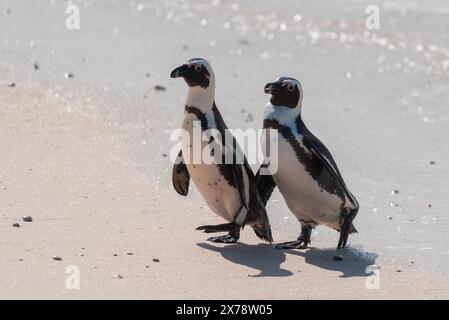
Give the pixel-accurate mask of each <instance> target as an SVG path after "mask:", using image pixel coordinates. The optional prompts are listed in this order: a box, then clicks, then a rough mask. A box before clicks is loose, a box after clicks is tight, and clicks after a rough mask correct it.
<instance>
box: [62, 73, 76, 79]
mask: <svg viewBox="0 0 449 320" xmlns="http://www.w3.org/2000/svg"><path fill="white" fill-rule="evenodd" d="M74 76H75V75H74V74H73V73H65V74H64V78H66V79H68V78H73V77H74Z"/></svg>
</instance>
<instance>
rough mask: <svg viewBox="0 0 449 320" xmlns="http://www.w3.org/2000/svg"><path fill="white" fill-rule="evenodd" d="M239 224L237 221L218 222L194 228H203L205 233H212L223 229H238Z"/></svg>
mask: <svg viewBox="0 0 449 320" xmlns="http://www.w3.org/2000/svg"><path fill="white" fill-rule="evenodd" d="M239 229H240V225H238V224H237V223H234V222H231V223H223V224H218V225H215V226H211V225H206V226H199V227H197V228H196V230H203V231H204V232H205V233H214V232H223V231H231V232H232V231H235V230H239Z"/></svg>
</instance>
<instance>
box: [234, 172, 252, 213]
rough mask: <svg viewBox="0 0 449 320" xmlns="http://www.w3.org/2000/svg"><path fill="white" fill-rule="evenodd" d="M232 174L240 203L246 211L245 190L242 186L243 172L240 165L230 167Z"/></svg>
mask: <svg viewBox="0 0 449 320" xmlns="http://www.w3.org/2000/svg"><path fill="white" fill-rule="evenodd" d="M232 174H233V175H234V181H235V184H236V185H237V190H238V191H239V195H240V201H241V202H242V205H243V207H245V209H246V210H248V202H247V200H246V196H245V189H244V186H243V170H242V166H241V165H238V164H236V165H233V166H232Z"/></svg>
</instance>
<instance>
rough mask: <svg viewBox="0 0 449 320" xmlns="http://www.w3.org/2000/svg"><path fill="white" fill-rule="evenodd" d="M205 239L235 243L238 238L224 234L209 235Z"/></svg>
mask: <svg viewBox="0 0 449 320" xmlns="http://www.w3.org/2000/svg"><path fill="white" fill-rule="evenodd" d="M207 241H211V242H215V243H236V242H237V241H238V238H235V237H234V236H233V235H231V234H226V235H224V236H217V237H210V238H208V239H207Z"/></svg>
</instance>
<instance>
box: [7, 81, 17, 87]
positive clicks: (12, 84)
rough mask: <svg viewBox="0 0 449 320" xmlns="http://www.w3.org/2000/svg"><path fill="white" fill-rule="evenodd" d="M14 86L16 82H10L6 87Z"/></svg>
mask: <svg viewBox="0 0 449 320" xmlns="http://www.w3.org/2000/svg"><path fill="white" fill-rule="evenodd" d="M15 86H16V84H15V83H14V82H11V83H10V84H8V87H10V88H14V87H15Z"/></svg>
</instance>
